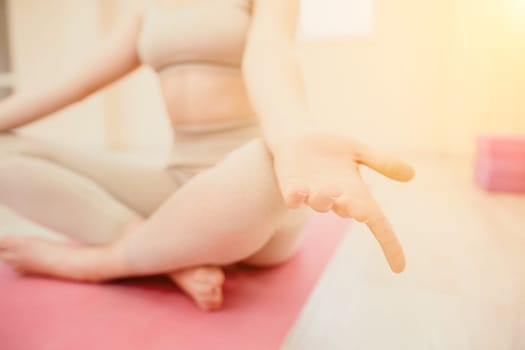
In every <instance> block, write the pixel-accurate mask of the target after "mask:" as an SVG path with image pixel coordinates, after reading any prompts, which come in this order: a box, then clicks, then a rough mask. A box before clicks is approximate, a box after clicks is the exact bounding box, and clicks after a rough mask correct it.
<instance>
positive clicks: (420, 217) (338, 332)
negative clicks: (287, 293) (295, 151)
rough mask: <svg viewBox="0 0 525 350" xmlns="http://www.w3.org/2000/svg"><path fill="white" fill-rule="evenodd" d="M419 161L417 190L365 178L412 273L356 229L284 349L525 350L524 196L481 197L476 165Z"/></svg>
mask: <svg viewBox="0 0 525 350" xmlns="http://www.w3.org/2000/svg"><path fill="white" fill-rule="evenodd" d="M414 163H415V165H416V167H417V172H418V174H417V177H416V179H415V180H414V181H413V182H412V183H410V184H401V185H400V184H395V183H393V182H388V181H384V180H383V179H381V178H380V177H379V176H377V175H375V174H368V173H367V175H368V176H366V178H367V179H369V180H370V181H369V183H370V185H371V188H372V189H373V192H374V194H375V195H376V197H377V198H378V200H379V201H380V202H381V203H382V204H383V206H384V209H385V211H386V212H387V213H388V215H389V216H390V218H391V221H392V223H393V225H394V226H395V228H396V229H397V232H398V235H399V236H400V239H401V241H402V242H403V245H404V248H405V251H406V256H407V269H406V272H405V273H403V274H402V275H398V276H396V275H393V274H391V273H390V272H389V271H388V269H387V265H386V264H385V261H384V260H383V258H382V256H381V254H380V251H379V248H378V246H377V245H376V243H375V242H374V240H373V239H372V237H371V235H370V233H369V232H368V230H367V229H366V228H365V227H364V225H357V224H356V225H354V228H353V229H351V231H350V232H349V234H348V235H347V237H346V238H345V240H344V242H343V244H342V245H341V246H340V248H339V250H338V252H337V254H336V256H335V257H334V259H333V260H332V262H331V264H330V266H329V268H328V270H327V271H326V273H325V274H324V276H323V278H322V281H321V283H319V285H318V287H317V289H316V290H315V291H314V294H313V296H312V297H311V298H310V301H309V304H308V305H307V307H306V308H305V309H304V312H303V314H302V315H301V317H300V319H299V321H298V322H297V324H296V326H295V327H294V329H293V330H292V331H291V333H290V334H289V337H288V340H287V342H286V345H285V347H284V349H304V350H306V349H312V350H314V349H333V350H335V349H366V350H372V349H374V350H375V349H417V350H423V349H439V350H441V349H442V350H454V349H473V350H482V349H490V350H507V349H525V196H511V195H490V194H487V193H484V192H483V191H481V190H479V189H478V188H476V187H475V186H474V185H473V183H472V173H471V172H472V168H473V167H472V165H471V161H470V160H469V159H465V158H461V157H450V156H449V157H431V158H427V157H421V156H419V157H414Z"/></svg>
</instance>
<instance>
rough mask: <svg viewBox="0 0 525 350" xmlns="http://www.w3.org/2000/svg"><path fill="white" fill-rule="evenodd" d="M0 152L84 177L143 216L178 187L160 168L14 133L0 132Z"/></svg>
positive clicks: (113, 155) (109, 154) (105, 153)
mask: <svg viewBox="0 0 525 350" xmlns="http://www.w3.org/2000/svg"><path fill="white" fill-rule="evenodd" d="M0 152H7V153H16V154H22V155H24V156H27V157H36V158H40V159H44V160H47V161H50V162H52V163H55V164H57V165H59V166H62V167H64V168H67V169H68V170H71V171H73V172H75V173H77V174H79V175H82V176H84V177H87V178H89V179H91V180H92V181H94V182H96V183H97V184H98V185H100V186H101V187H102V188H104V189H105V190H106V191H108V192H109V193H110V194H111V195H112V196H113V197H115V198H116V199H117V200H119V201H120V202H122V203H123V204H125V205H126V206H128V207H129V208H131V209H133V210H135V211H136V212H137V213H139V214H141V215H143V216H147V215H149V214H150V213H151V212H153V211H154V210H155V209H156V208H157V207H158V206H159V205H160V204H161V203H162V201H164V200H165V199H166V198H167V197H168V196H169V195H170V194H171V193H173V192H174V191H175V190H176V189H177V188H178V187H179V186H180V185H179V184H178V183H177V182H176V181H175V180H174V179H173V178H172V177H171V176H170V175H169V174H168V173H167V172H166V171H165V170H164V169H162V168H160V167H159V168H154V167H148V166H145V165H142V164H138V163H134V162H132V161H130V160H128V159H125V158H124V157H119V156H118V155H115V154H111V153H109V152H103V151H100V152H96V151H87V150H80V149H74V148H72V147H70V146H64V145H59V144H53V143H49V142H44V141H41V140H38V139H36V138H32V137H28V136H25V135H20V134H19V133H17V132H12V131H10V132H3V133H0Z"/></svg>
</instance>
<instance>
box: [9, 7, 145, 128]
mask: <svg viewBox="0 0 525 350" xmlns="http://www.w3.org/2000/svg"><path fill="white" fill-rule="evenodd" d="M141 18H142V17H141V14H140V13H130V14H127V15H125V16H123V17H122V19H121V20H120V21H119V22H118V23H117V24H116V26H115V29H114V30H113V31H112V33H111V34H110V35H109V37H108V38H107V39H105V40H104V41H103V43H102V44H101V46H100V47H99V48H98V49H96V50H94V52H93V53H92V54H91V55H89V56H87V57H86V59H85V60H84V62H81V63H80V64H79V65H78V66H77V67H76V68H75V69H74V70H72V71H70V72H69V73H68V74H66V75H64V76H63V77H62V78H58V79H55V80H53V81H52V82H50V83H49V84H48V85H47V86H40V87H38V89H37V90H34V91H28V92H22V93H16V94H14V95H12V96H11V97H9V98H7V99H5V100H4V101H2V102H0V131H5V130H8V129H12V128H16V127H19V126H22V125H24V124H27V123H30V122H32V121H35V120H37V119H39V118H41V117H44V116H46V115H48V114H51V113H53V112H56V111H58V110H60V109H62V108H64V107H67V106H68V105H70V104H72V103H75V102H77V101H80V100H82V99H84V98H85V97H87V96H89V95H91V94H92V93H94V92H96V91H98V90H99V89H102V88H104V87H105V86H107V85H109V84H111V83H112V82H114V81H116V80H118V79H120V78H122V77H123V76H125V75H127V74H128V73H130V72H132V71H133V70H135V69H136V68H138V67H139V66H140V59H139V57H138V53H137V50H136V44H137V40H138V34H139V31H140V28H141Z"/></svg>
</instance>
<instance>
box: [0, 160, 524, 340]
mask: <svg viewBox="0 0 525 350" xmlns="http://www.w3.org/2000/svg"><path fill="white" fill-rule="evenodd" d="M413 160H414V163H415V165H416V168H417V171H418V175H417V177H416V179H415V180H414V181H413V182H412V183H410V184H397V183H394V182H390V181H385V180H383V179H382V178H380V177H379V176H378V175H375V174H372V173H370V172H366V174H365V178H366V179H367V181H368V182H369V183H370V186H371V188H372V190H373V192H374V194H375V195H376V197H377V198H378V200H379V201H380V202H381V203H382V205H383V206H384V209H385V211H386V212H387V213H388V215H389V216H390V218H391V221H392V223H393V224H394V226H395V228H396V229H397V232H398V234H399V236H400V239H401V241H402V242H403V245H404V247H405V251H406V255H407V263H408V265H407V270H406V272H405V273H403V274H401V275H393V274H392V273H390V272H389V270H388V267H387V265H386V262H385V261H384V259H383V257H382V255H381V252H380V250H379V248H378V246H377V245H376V243H375V241H374V240H373V239H372V237H371V235H370V234H369V232H368V231H367V229H366V227H364V226H363V225H358V224H356V225H354V226H353V228H352V229H351V230H350V232H349V233H348V235H347V236H346V237H345V239H344V241H343V242H342V244H341V246H340V247H339V249H338V251H337V253H336V255H335V256H334V258H333V260H332V261H331V263H330V265H329V267H328V269H327V270H326V272H325V274H324V275H323V277H322V279H321V281H320V283H319V284H318V286H317V288H316V289H315V290H314V292H313V294H312V296H311V298H310V300H309V302H308V304H307V306H306V307H305V309H304V311H303V313H302V314H301V316H300V318H299V320H298V321H297V323H296V325H295V326H294V327H293V329H292V330H291V332H290V334H289V336H288V338H287V341H286V343H285V345H284V346H283V349H301V350H303V349H304V350H310V349H311V350H319V349H323V350H324V349H327V350H337V349H359V350H375V349H414V350H425V349H432V350H435V349H439V350H441V349H443V350H454V349H475V350H483V349H490V350H492V349H494V350H507V349H525V196H512V195H490V194H487V193H484V192H483V191H481V190H479V189H477V188H476V187H475V186H474V185H473V184H472V180H471V178H472V175H471V169H472V166H471V164H470V163H471V162H470V161H469V160H468V159H465V158H461V157H422V156H419V157H414V159H413ZM35 232H39V233H41V234H46V232H45V230H43V229H41V228H37V227H35V226H29V224H28V223H27V222H22V221H21V220H19V219H16V218H15V217H13V216H12V215H11V214H10V213H8V212H7V211H5V210H0V234H4V233H24V234H28V233H35Z"/></svg>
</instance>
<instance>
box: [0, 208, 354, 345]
mask: <svg viewBox="0 0 525 350" xmlns="http://www.w3.org/2000/svg"><path fill="white" fill-rule="evenodd" d="M347 226H348V221H347V220H342V219H339V218H337V217H335V216H334V215H332V214H326V215H320V214H315V215H314V216H313V217H312V219H311V221H310V223H309V224H308V225H307V227H306V228H305V241H304V243H303V246H302V248H301V250H300V252H299V253H298V254H297V255H296V256H295V257H294V258H293V259H292V260H290V261H289V262H288V263H286V264H284V265H282V266H279V267H276V268H272V269H265V270H240V269H232V270H229V271H228V272H227V279H226V284H225V303H224V308H223V309H222V310H220V311H218V312H213V313H205V312H202V311H200V310H199V309H197V308H196V307H195V306H194V305H193V304H192V302H191V301H190V300H189V299H187V298H186V297H185V296H184V295H182V294H181V293H180V292H179V290H178V289H177V288H176V287H174V286H172V285H171V284H170V283H169V282H168V281H167V280H165V279H163V278H150V279H134V280H125V281H119V282H113V283H108V284H105V285H90V284H81V283H72V282H64V281H56V280H51V279H44V278H35V277H20V276H18V275H17V274H15V273H14V272H12V271H11V270H9V269H8V268H6V267H4V266H3V265H0V349H1V350H71V349H75V350H88V349H90V350H91V349H97V350H106V349H108V350H109V349H111V350H120V349H126V350H135V349H136V350H146V349H147V350H164V349H165V350H173V349H183V350H186V349H188V350H201V349H217V350H222V349H227V350H236V349H242V350H258V349H264V350H271V349H278V348H279V347H280V345H281V344H282V342H283V341H284V339H285V337H286V334H287V333H288V331H289V330H290V328H291V327H292V325H293V323H294V321H295V320H296V318H297V316H298V315H299V313H300V311H301V309H302V308H303V306H304V304H305V302H306V300H307V299H308V296H309V295H310V293H311V291H312V289H313V288H314V286H315V284H316V282H317V280H318V278H319V276H320V275H321V273H322V271H323V269H324V267H325V265H326V263H327V262H328V260H329V259H330V257H331V256H332V254H333V252H334V250H335V248H336V246H337V244H338V242H339V241H340V239H341V237H342V235H343V232H344V231H345V229H346V228H347Z"/></svg>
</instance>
